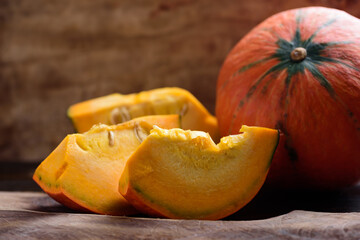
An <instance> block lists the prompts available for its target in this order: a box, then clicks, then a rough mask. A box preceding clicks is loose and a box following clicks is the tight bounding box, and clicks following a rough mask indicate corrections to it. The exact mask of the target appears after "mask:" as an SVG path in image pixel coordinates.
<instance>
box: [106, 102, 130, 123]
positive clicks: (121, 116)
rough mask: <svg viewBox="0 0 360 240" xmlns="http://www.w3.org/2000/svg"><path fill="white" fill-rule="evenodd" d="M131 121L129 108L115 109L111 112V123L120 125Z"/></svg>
mask: <svg viewBox="0 0 360 240" xmlns="http://www.w3.org/2000/svg"><path fill="white" fill-rule="evenodd" d="M129 120H131V115H130V112H129V110H128V108H127V107H124V106H123V107H118V108H114V109H113V110H112V111H111V112H110V123H111V124H118V123H122V122H126V121H129Z"/></svg>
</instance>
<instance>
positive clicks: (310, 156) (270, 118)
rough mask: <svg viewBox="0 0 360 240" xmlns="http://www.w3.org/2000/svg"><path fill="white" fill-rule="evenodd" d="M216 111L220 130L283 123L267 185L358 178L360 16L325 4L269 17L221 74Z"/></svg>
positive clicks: (339, 183) (328, 184)
mask: <svg viewBox="0 0 360 240" xmlns="http://www.w3.org/2000/svg"><path fill="white" fill-rule="evenodd" d="M295 49H296V50H295ZM304 49H305V51H304ZM304 53H306V54H304ZM216 116H217V119H218V124H219V129H220V132H221V135H228V134H232V133H236V132H237V131H238V130H239V128H240V126H241V125H243V124H246V125H254V126H263V127H269V128H277V129H280V131H281V137H280V143H279V146H278V148H277V151H276V153H275V156H274V160H273V163H272V166H271V170H270V172H269V176H268V180H267V185H268V186H272V187H302V188H330V189H334V188H342V187H346V186H349V185H352V184H355V183H357V182H358V181H359V179H360V20H359V19H357V18H355V17H353V16H351V15H349V14H347V13H345V12H343V11H340V10H335V9H329V8H323V7H309V8H301V9H294V10H289V11H285V12H281V13H279V14H276V15H274V16H272V17H270V18H268V19H267V20H265V21H264V22H262V23H261V24H259V25H258V26H257V27H255V28H254V29H253V30H252V31H251V32H249V33H248V34H247V35H246V36H245V37H244V38H243V39H241V40H240V41H239V42H238V43H237V45H236V46H235V47H234V48H233V49H232V50H231V52H230V53H229V54H228V56H227V58H226V60H225V62H224V64H223V66H222V68H221V70H220V73H219V77H218V83H217V99H216Z"/></svg>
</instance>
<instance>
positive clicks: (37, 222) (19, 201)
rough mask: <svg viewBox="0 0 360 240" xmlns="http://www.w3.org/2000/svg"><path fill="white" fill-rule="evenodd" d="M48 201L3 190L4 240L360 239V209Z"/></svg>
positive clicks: (0, 221)
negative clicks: (216, 211)
mask: <svg viewBox="0 0 360 240" xmlns="http://www.w3.org/2000/svg"><path fill="white" fill-rule="evenodd" d="M49 199H50V198H47V196H46V195H45V194H43V193H31V192H30V193H20V192H0V239H359V238H360V213H317V212H311V211H292V212H289V213H287V214H284V215H280V216H277V217H273V218H268V219H263V220H253V221H224V220H223V221H198V220H168V219H158V218H144V217H113V216H104V215H95V214H82V213H71V212H61V211H58V210H59V209H61V206H60V208H58V209H56V208H53V207H54V206H56V203H55V202H53V201H52V200H51V199H50V200H49ZM58 207H59V206H58Z"/></svg>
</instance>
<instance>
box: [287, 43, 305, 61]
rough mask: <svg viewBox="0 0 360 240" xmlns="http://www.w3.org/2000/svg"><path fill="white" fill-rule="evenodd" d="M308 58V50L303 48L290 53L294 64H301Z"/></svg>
mask: <svg viewBox="0 0 360 240" xmlns="http://www.w3.org/2000/svg"><path fill="white" fill-rule="evenodd" d="M306 56H307V52H306V49H305V48H302V47H297V48H295V49H294V50H292V51H291V53H290V58H291V60H293V61H294V62H301V61H302V60H304V59H305V58H306Z"/></svg>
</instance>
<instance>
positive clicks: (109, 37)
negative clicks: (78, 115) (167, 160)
mask: <svg viewBox="0 0 360 240" xmlns="http://www.w3.org/2000/svg"><path fill="white" fill-rule="evenodd" d="M310 5H323V6H328V7H335V8H340V9H344V10H346V11H348V12H350V13H351V14H353V15H355V16H360V2H358V1H346V0H345V1H335V0H301V1H286V0H271V1H263V0H252V1H236V0H223V1H216V0H197V1H189V0H154V1H141V0H123V1H116V0H105V1H100V0H94V1H91V2H89V1H85V0H53V1H45V0H32V1H25V0H1V1H0V89H1V90H0V91H1V94H0V114H1V118H0V161H1V160H14V159H15V160H21V161H39V160H42V159H44V158H45V157H46V156H47V155H48V154H49V153H50V152H51V151H52V150H53V149H54V148H55V147H56V145H57V144H58V143H59V142H60V141H61V139H63V138H64V136H65V135H66V134H68V133H71V132H72V131H73V129H72V126H71V124H70V121H69V120H68V119H67V118H66V110H67V108H68V106H69V105H71V104H73V103H76V102H79V101H83V100H86V99H89V98H93V97H98V96H102V95H106V94H110V93H113V92H120V93H124V94H127V93H132V92H138V91H141V90H147V89H152V88H158V87H164V86H178V87H183V88H186V89H188V90H190V91H191V92H192V93H193V94H194V95H195V96H196V97H198V98H199V99H200V100H201V101H202V102H203V103H204V104H205V106H206V107H207V108H209V109H210V111H213V109H214V103H215V83H216V80H217V74H218V71H219V69H220V66H221V64H222V61H223V60H224V58H225V56H226V54H227V53H228V51H229V50H230V49H231V48H232V47H233V46H234V44H235V43H236V42H237V41H238V40H239V39H240V38H241V37H242V36H243V35H244V34H246V33H247V32H248V31H249V30H250V29H251V28H252V27H254V26H255V25H256V24H258V23H259V22H261V21H262V20H264V19H265V18H267V17H269V16H270V15H272V14H274V13H276V12H279V11H282V10H285V9H290V8H295V7H304V6H310Z"/></svg>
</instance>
